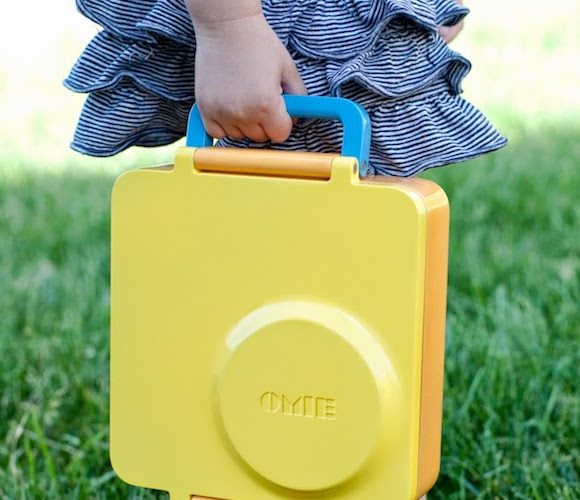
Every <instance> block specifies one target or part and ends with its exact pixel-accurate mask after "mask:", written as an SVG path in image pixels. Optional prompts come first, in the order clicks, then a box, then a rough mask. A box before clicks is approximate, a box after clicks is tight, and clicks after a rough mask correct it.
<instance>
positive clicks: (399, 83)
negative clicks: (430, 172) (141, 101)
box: [65, 0, 470, 101]
mask: <svg viewBox="0 0 580 500" xmlns="http://www.w3.org/2000/svg"><path fill="white" fill-rule="evenodd" d="M346 1H347V0H313V1H305V2H297V5H298V6H299V7H300V8H301V9H302V10H301V14H300V16H298V18H297V20H296V23H297V25H299V19H300V17H304V12H305V11H306V10H307V7H309V6H310V7H312V6H311V5H310V4H314V7H316V8H319V7H320V6H321V5H322V6H325V5H326V4H327V3H330V2H332V3H333V5H337V2H339V3H342V2H346ZM348 1H349V2H352V0H348ZM438 1H439V2H440V3H442V4H444V5H446V3H445V2H443V1H442V0H438ZM377 2H379V3H378V5H380V6H383V7H382V8H381V9H375V10H374V11H370V12H369V13H367V15H366V17H365V16H363V15H362V14H361V13H360V10H361V6H360V5H359V6H358V8H357V9H358V10H357V12H358V13H359V17H360V18H361V19H362V20H366V21H368V22H374V21H373V20H375V21H376V20H381V19H383V20H384V19H386V18H385V17H384V14H385V12H386V11H384V8H385V7H384V6H385V5H387V4H389V5H391V4H393V5H394V4H396V2H393V1H392V0H380V1H379V0H374V1H373V2H370V1H368V2H367V1H363V2H354V3H355V4H357V5H358V3H361V4H369V6H372V5H371V4H377ZM398 2H399V3H400V4H401V5H404V6H407V10H408V8H409V7H408V6H409V5H410V2H408V1H407V0H398ZM448 2H451V3H453V4H454V5H456V4H455V3H454V2H453V1H452V0H448ZM79 3H80V4H81V5H82V6H83V9H86V4H88V3H89V0H85V1H84V2H83V1H82V0H79ZM92 3H96V4H97V5H98V2H94V0H92ZM146 3H147V2H146ZM151 3H152V6H151V10H150V11H149V15H148V16H146V20H147V22H148V23H149V24H150V25H151V23H152V21H151V19H152V18H153V17H154V18H155V19H157V20H159V19H161V18H162V16H161V14H160V12H166V11H165V10H163V9H161V8H160V7H159V5H160V4H163V5H166V4H167V5H166V7H167V8H169V6H170V5H171V6H173V8H174V9H175V7H176V6H175V3H176V2H175V0H159V1H157V2H151ZM273 5H274V6H275V7H276V8H278V9H279V10H280V6H281V5H284V6H285V7H286V10H288V2H281V3H275V4H273ZM393 9H394V10H393V11H391V12H390V14H389V15H387V16H386V17H388V18H389V19H390V21H389V26H388V29H385V28H384V26H383V27H382V28H381V29H382V31H381V32H380V36H379V37H378V38H375V40H374V42H373V43H372V45H370V46H368V47H367V48H366V49H364V50H363V49H361V50H358V51H352V50H349V52H348V53H349V54H351V57H349V58H344V56H345V54H346V53H345V52H343V53H342V54H340V57H338V56H337V55H336V54H334V57H330V56H331V55H332V54H327V55H329V57H325V56H324V55H323V54H324V53H325V52H329V50H325V45H326V44H329V43H330V44H331V45H332V46H337V45H338V41H336V39H335V36H334V35H335V30H332V33H333V37H332V38H331V39H330V42H329V41H327V40H328V37H327V38H323V37H322V35H320V36H317V35H315V34H313V33H314V32H313V31H310V33H311V36H312V41H311V43H310V44H309V45H308V44H306V42H305V40H302V41H300V37H299V36H297V34H298V33H300V31H301V29H302V28H297V29H295V30H293V34H292V36H290V37H289V39H288V42H287V46H288V49H289V50H290V52H291V54H292V56H293V57H294V59H295V61H296V64H297V66H298V69H299V71H300V73H301V75H302V77H303V79H304V80H305V83H306V85H307V86H308V87H310V86H313V87H316V84H315V81H316V80H318V79H320V75H321V74H324V75H325V76H326V78H327V79H328V85H327V86H328V90H327V91H326V94H323V95H333V96H340V95H342V90H341V88H342V87H343V86H344V85H346V84H347V83H348V82H349V81H351V80H355V81H357V82H359V83H360V84H361V85H363V86H364V87H365V88H366V89H367V90H368V91H369V92H375V93H377V94H379V95H381V96H382V97H383V98H398V97H404V96H410V95H413V94H414V93H416V92H419V91H421V90H422V89H424V88H426V87H427V86H429V85H430V84H431V83H432V82H433V81H435V80H437V79H439V78H440V77H441V76H442V75H443V74H444V75H445V78H446V80H447V81H448V82H449V84H450V87H451V88H452V92H454V93H456V94H459V93H460V92H461V81H462V80H463V78H464V77H465V75H466V74H467V73H468V72H469V70H470V63H469V61H468V60H467V59H465V58H463V57H462V56H461V55H459V54H458V53H456V52H454V51H453V50H451V49H450V48H449V47H448V45H447V44H446V43H445V42H444V41H443V40H442V39H441V37H439V36H438V35H436V34H434V33H432V32H430V31H426V30H425V29H423V28H422V27H420V26H419V25H417V24H412V23H408V22H407V21H406V20H404V19H403V18H402V17H401V16H400V15H399V14H397V12H400V11H402V10H403V8H402V7H401V6H398V7H397V9H395V7H393ZM112 11H113V12H114V9H112ZM460 11H461V10H460V9H457V10H456V11H455V14H457V12H460ZM153 12H155V13H156V14H155V16H153V15H152V13H153ZM449 12H450V11H449ZM373 13H374V14H373ZM94 14H95V11H92V15H93V17H94V18H99V16H96V15H94ZM294 14H296V13H294ZM371 14H373V15H372V16H371ZM446 15H447V14H446ZM277 16H281V14H280V12H277ZM274 17H276V16H274ZM423 17H424V18H425V19H426V15H425V13H423ZM131 19H132V21H131V22H125V23H124V24H122V26H121V27H122V29H121V30H119V29H117V30H116V32H115V31H112V30H109V26H110V25H112V22H111V19H109V20H108V22H104V21H102V22H104V24H105V27H106V29H105V30H104V31H102V32H101V33H99V34H98V35H97V36H96V37H95V38H94V39H93V40H92V41H91V43H90V44H89V45H88V46H87V48H86V49H85V51H84V52H83V54H82V55H81V57H80V58H79V60H78V61H77V63H76V64H75V66H74V67H73V69H72V71H71V73H70V75H69V77H68V78H67V79H66V80H65V85H66V86H67V87H68V88H69V89H70V90H73V91H75V92H94V91H99V90H105V89H110V88H112V87H114V86H115V85H116V84H117V83H118V82H119V81H121V80H126V79H132V80H133V81H134V82H135V84H136V85H138V86H140V87H142V88H144V89H147V90H149V91H150V92H153V93H155V94H157V95H159V96H161V97H164V98H166V99H173V100H176V101H182V100H187V99H191V97H192V96H193V92H194V76H193V75H194V57H195V41H194V40H192V42H191V43H190V44H189V45H186V46H183V45H182V44H181V42H180V40H179V39H178V38H172V39H165V40H163V41H159V40H157V41H154V42H152V41H151V40H145V39H143V38H141V39H137V38H133V39H130V38H126V37H125V35H128V34H129V33H131V31H130V30H129V28H128V26H133V25H134V26H135V29H134V32H140V33H146V32H145V31H143V30H142V29H141V28H139V29H138V28H137V27H138V26H143V24H144V23H145V22H146V21H143V20H140V21H139V20H138V19H137V16H136V15H135V16H133V17H132V18H131ZM425 19H424V22H426V20H425ZM341 22H342V21H341ZM381 22H383V21H380V22H379V23H378V24H381ZM285 23H286V26H292V21H290V22H288V19H286V21H285ZM378 24H375V25H373V26H377V25H378ZM167 26H172V23H170V22H167ZM156 29H157V31H158V32H159V31H160V29H161V26H157V28H156ZM328 29H329V28H328V26H326V33H328ZM365 29H366V30H367V31H368V28H365ZM373 29H374V28H373ZM119 31H122V32H123V33H124V35H123V36H120V35H119V34H118V32H119ZM192 32H193V30H192ZM133 34H134V33H133ZM368 38H369V37H368V36H367V34H366V32H365V33H361V34H360V36H358V39H363V40H364V39H368ZM368 43H369V42H365V44H366V45H368ZM307 45H308V46H307ZM403 69H405V73H402V70H403ZM309 83H310V85H309ZM309 90H310V89H309ZM317 93H320V92H317Z"/></svg>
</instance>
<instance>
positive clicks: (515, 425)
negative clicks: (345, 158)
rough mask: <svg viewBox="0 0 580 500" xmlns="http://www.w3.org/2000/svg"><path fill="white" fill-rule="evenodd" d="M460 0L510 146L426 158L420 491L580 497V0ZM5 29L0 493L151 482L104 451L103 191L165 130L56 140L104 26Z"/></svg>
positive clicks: (52, 18)
mask: <svg viewBox="0 0 580 500" xmlns="http://www.w3.org/2000/svg"><path fill="white" fill-rule="evenodd" d="M468 3H472V4H473V5H471V7H472V14H471V16H470V17H469V19H468V22H467V26H466V29H465V32H464V33H463V34H462V35H461V37H460V39H458V41H457V43H455V44H454V47H455V48H456V49H457V50H459V51H460V52H462V53H464V54H465V55H466V56H468V57H469V58H470V59H471V60H472V62H473V63H474V69H473V71H472V73H471V74H470V75H469V76H468V78H467V79H466V81H465V90H466V97H468V98H469V99H470V100H471V101H472V102H474V103H476V104H477V105H478V106H479V107H480V108H481V109H483V110H484V111H485V112H486V113H487V114H488V115H489V116H490V117H491V119H492V120H493V121H494V123H496V124H497V126H498V127H499V128H500V129H501V130H502V131H503V132H504V133H505V134H506V135H507V136H508V137H509V138H510V145H509V146H508V148H506V149H505V150H502V151H500V152H498V153H495V154H492V155H489V156H487V157H485V158H482V159H478V160H475V161H471V162H468V163H466V164H463V165H460V166H452V167H448V168H445V169H440V170H437V171H431V172H429V173H428V174H426V175H425V176H426V177H428V178H431V179H434V180H436V181H437V182H438V183H439V184H440V185H441V186H442V187H443V188H444V189H445V190H446V192H447V193H448V195H449V198H450V202H451V206H452V227H451V255H450V271H449V307H448V328H447V360H446V386H445V404H444V432H443V450H442V470H441V475H440V478H439V481H438V483H437V485H436V487H435V489H434V491H433V492H432V494H431V495H430V498H522V499H524V498H526V499H527V498H535V499H548V498H555V499H556V498H557V499H562V498H563V499H573V498H580V485H579V480H578V470H579V452H578V444H579V441H578V434H579V429H578V413H579V412H578V409H579V404H578V380H579V375H580V372H579V369H578V366H579V365H580V356H579V347H578V338H579V326H578V325H579V324H580V321H579V320H580V312H579V307H578V304H579V301H580V280H579V268H580V236H579V230H578V227H579V222H580V209H579V207H578V204H577V201H578V198H579V195H580V64H578V61H579V57H580V34H579V30H578V28H577V23H578V19H580V5H579V4H578V2H577V1H575V0H560V1H559V2H554V3H553V4H552V5H550V6H548V4H547V3H544V2H535V1H530V0H528V1H524V0H514V1H511V2H509V1H503V2H500V1H499V0H488V1H486V2H468ZM3 18H4V19H5V23H3V24H4V26H3V30H2V31H0V111H1V116H2V119H1V120H0V498H2V499H4V498H6V499H12V498H14V499H28V498H50V499H52V498H80V499H84V498H155V497H157V496H161V497H163V494H156V493H154V492H150V491H146V490H140V489H137V488H131V487H128V486H126V485H124V484H123V483H121V482H120V481H119V480H118V479H116V477H115V475H114V473H113V472H112V471H111V469H110V464H109V462H108V444H107V439H108V434H107V432H108V429H107V418H108V415H107V411H108V410H107V405H108V401H107V398H108V319H109V318H108V306H109V290H108V273H109V262H108V260H109V254H108V252H109V196H110V190H111V186H112V184H113V182H114V179H115V177H116V176H117V175H118V174H119V173H120V172H122V171H124V170H126V169H128V168H133V167H137V166H146V165H150V164H154V163H159V162H165V161H169V160H170V159H171V155H172V152H173V151H174V148H175V146H170V147H166V148H158V149H155V150H133V151H129V152H126V153H123V154H121V155H119V156H117V157H115V158H112V159H91V158H84V157H81V156H80V155H77V154H74V153H72V152H70V151H69V150H68V149H67V143H68V141H69V140H70V137H71V135H72V131H73V128H74V124H75V120H76V117H77V115H78V112H79V110H80V106H81V105H82V96H77V95H73V94H70V93H68V92H66V91H65V90H64V89H62V87H61V84H60V82H61V80H62V79H63V78H64V76H65V75H66V72H67V70H68V68H69V67H70V66H71V65H72V64H73V62H74V59H75V57H76V55H77V54H78V53H79V52H80V50H82V48H83V46H84V44H85V43H86V42H87V41H88V40H89V39H90V37H91V36H92V35H93V34H94V33H96V27H95V26H93V25H92V24H91V23H89V22H88V21H86V20H84V19H83V18H82V17H81V16H80V15H78V14H77V13H76V12H75V10H74V5H73V2H72V1H67V2H65V1H64V0H55V1H54V2H42V3H40V2H38V3H37V4H34V5H33V6H31V5H30V4H28V3H27V2H21V3H18V2H11V3H10V4H8V5H6V6H3Z"/></svg>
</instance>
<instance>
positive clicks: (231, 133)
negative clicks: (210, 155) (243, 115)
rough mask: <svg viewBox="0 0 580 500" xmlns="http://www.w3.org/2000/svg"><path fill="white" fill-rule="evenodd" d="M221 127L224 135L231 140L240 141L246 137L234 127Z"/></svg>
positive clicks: (228, 125) (229, 125)
mask: <svg viewBox="0 0 580 500" xmlns="http://www.w3.org/2000/svg"><path fill="white" fill-rule="evenodd" d="M222 126H223V128H224V129H225V131H226V135H227V136H228V137H230V138H232V139H238V140H241V139H243V138H244V137H246V135H245V134H244V133H243V132H242V131H241V130H240V128H239V127H237V126H236V125H231V124H227V125H226V124H224V125H222Z"/></svg>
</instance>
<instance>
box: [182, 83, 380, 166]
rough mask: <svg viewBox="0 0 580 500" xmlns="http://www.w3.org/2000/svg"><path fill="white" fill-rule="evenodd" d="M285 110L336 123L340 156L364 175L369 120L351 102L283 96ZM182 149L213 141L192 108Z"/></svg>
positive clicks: (291, 114)
mask: <svg viewBox="0 0 580 500" xmlns="http://www.w3.org/2000/svg"><path fill="white" fill-rule="evenodd" d="M282 97H284V101H285V102H286V109H287V110H288V114H289V115H290V116H293V117H296V118H327V119H329V120H339V121H340V122H342V126H343V139H342V153H341V154H342V156H354V157H355V158H356V159H357V160H358V164H359V170H360V172H361V174H362V175H365V174H366V171H367V168H368V164H369V150H370V145H371V120H370V118H369V115H368V114H367V112H366V111H365V110H364V108H362V107H361V106H359V105H358V104H356V103H355V102H353V101H350V100H348V99H343V98H341V97H320V96H303V95H289V94H284V95H283V96H282ZM186 145H187V146H189V147H205V146H212V145H213V139H212V138H211V136H210V135H209V134H208V133H207V131H206V130H205V128H204V126H203V122H202V120H201V115H200V114H199V109H198V108H197V105H195V104H194V106H193V108H192V109H191V112H190V114H189V121H188V123H187V138H186Z"/></svg>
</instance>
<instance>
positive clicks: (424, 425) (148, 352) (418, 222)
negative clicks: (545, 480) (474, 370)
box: [111, 96, 449, 500]
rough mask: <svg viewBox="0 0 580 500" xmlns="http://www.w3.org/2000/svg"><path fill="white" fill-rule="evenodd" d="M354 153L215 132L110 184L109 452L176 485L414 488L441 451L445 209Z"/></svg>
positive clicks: (371, 491)
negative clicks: (259, 145)
mask: <svg viewBox="0 0 580 500" xmlns="http://www.w3.org/2000/svg"><path fill="white" fill-rule="evenodd" d="M285 99H286V104H287V108H288V110H289V112H290V114H292V115H293V116H297V117H309V118H312V117H320V118H327V119H338V120H341V121H342V123H343V127H344V143H343V150H342V153H341V154H338V153H337V154H322V153H308V152H304V153H298V152H286V151H273V150H252V149H233V148H232V149H229V148H218V147H211V138H210V137H209V136H208V135H207V133H206V132H205V130H204V129H203V125H202V122H201V119H200V116H199V112H198V111H197V110H196V109H195V108H194V110H192V114H191V117H190V124H189V128H188V140H187V146H186V147H183V148H180V149H179V150H178V151H177V155H176V158H175V164H174V165H169V166H161V167H154V168H143V169H138V170H133V171H130V172H127V173H125V174H123V175H122V176H121V177H120V178H119V179H118V180H117V182H116V184H115V187H114V190H113V195H112V255H111V258H112V262H111V461H112V464H113V467H114V469H115V471H116V472H117V473H118V474H119V476H120V477H121V478H122V479H124V480H125V481H127V482H129V483H131V484H134V485H138V486H144V487H148V488H155V489H160V490H166V491H169V492H170V495H171V498H172V500H175V499H177V500H187V499H190V498H214V499H221V500H274V499H277V500H278V499H293V498H309V499H337V500H338V499H344V500H347V499H349V500H378V499H388V500H399V499H400V500H406V499H412V498H418V497H420V496H421V495H423V494H424V493H425V492H426V491H428V490H429V489H430V488H431V486H432V485H433V484H434V482H435V480H436V477H437V474H438V469H439V456H440V438H441V404H442V380H443V356H444V333H445V307H446V282H447V253H448V226H449V207H448V202H447V198H446V196H445V194H444V192H443V191H442V190H441V189H440V188H439V187H438V186H437V185H436V184H434V183H432V182H429V181H426V180H420V179H393V178H385V177H372V176H367V177H362V178H361V177H359V166H360V168H361V169H362V170H364V169H365V168H366V165H367V161H368V150H369V141H370V122H369V119H368V116H367V115H366V113H365V112H364V110H363V109H362V108H360V107H359V106H358V105H356V104H355V103H353V102H351V101H348V100H345V99H335V98H324V97H298V96H286V97H285Z"/></svg>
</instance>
